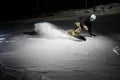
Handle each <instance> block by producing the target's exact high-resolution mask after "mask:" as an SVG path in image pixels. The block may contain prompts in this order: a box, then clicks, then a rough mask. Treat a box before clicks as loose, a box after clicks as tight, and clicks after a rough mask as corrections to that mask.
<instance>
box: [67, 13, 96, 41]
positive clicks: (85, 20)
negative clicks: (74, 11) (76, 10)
mask: <svg viewBox="0 0 120 80" xmlns="http://www.w3.org/2000/svg"><path fill="white" fill-rule="evenodd" d="M95 20H96V15H95V14H92V15H90V16H88V17H87V16H81V17H78V18H77V19H76V21H75V22H74V30H68V33H69V34H71V35H72V36H74V37H79V38H82V39H83V40H86V39H85V38H84V37H83V36H79V34H80V33H81V31H82V30H86V31H88V33H89V34H90V36H95V35H94V34H92V23H93V22H95Z"/></svg>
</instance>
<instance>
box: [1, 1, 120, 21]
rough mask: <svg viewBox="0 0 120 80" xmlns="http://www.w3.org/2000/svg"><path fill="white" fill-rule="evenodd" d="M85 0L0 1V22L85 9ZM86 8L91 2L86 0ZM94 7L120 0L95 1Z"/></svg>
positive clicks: (91, 4)
mask: <svg viewBox="0 0 120 80" xmlns="http://www.w3.org/2000/svg"><path fill="white" fill-rule="evenodd" d="M85 1H86V0H0V14H1V15H0V20H11V19H19V18H28V17H35V16H40V15H41V14H44V13H46V12H56V11H59V10H68V9H81V8H85ZM87 1H88V7H92V6H93V2H92V1H93V0H87ZM95 1H96V5H99V4H107V3H119V2H120V0H95Z"/></svg>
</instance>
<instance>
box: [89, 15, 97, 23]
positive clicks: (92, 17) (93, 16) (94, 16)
mask: <svg viewBox="0 0 120 80" xmlns="http://www.w3.org/2000/svg"><path fill="white" fill-rule="evenodd" d="M90 19H91V21H92V22H94V21H95V20H96V15H95V14H92V15H91V16H90Z"/></svg>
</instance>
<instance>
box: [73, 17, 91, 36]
mask: <svg viewBox="0 0 120 80" xmlns="http://www.w3.org/2000/svg"><path fill="white" fill-rule="evenodd" d="M75 22H80V26H81V28H82V29H83V26H84V25H86V26H87V27H88V33H89V34H90V35H92V22H90V16H82V17H78V18H77V19H76V21H75Z"/></svg>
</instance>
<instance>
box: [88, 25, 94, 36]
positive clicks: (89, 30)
mask: <svg viewBox="0 0 120 80" xmlns="http://www.w3.org/2000/svg"><path fill="white" fill-rule="evenodd" d="M88 33H89V34H90V36H94V37H95V34H93V33H92V28H91V26H90V27H89V29H88Z"/></svg>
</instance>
